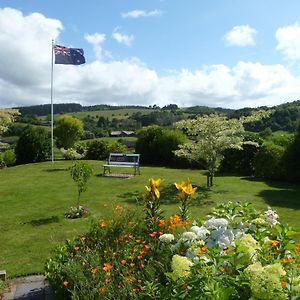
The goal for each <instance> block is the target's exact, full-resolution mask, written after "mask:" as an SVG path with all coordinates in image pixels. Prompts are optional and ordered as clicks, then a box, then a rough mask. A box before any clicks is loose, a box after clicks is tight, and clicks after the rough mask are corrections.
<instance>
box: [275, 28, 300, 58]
mask: <svg viewBox="0 0 300 300" xmlns="http://www.w3.org/2000/svg"><path fill="white" fill-rule="evenodd" d="M276 39H277V42H278V44H277V47H276V49H277V50H279V51H282V53H283V54H284V56H285V57H286V58H287V59H290V60H299V59H300V25H299V24H298V23H295V24H294V25H290V26H286V27H281V28H278V30H277V31H276Z"/></svg>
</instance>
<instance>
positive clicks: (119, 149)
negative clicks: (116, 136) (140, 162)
mask: <svg viewBox="0 0 300 300" xmlns="http://www.w3.org/2000/svg"><path fill="white" fill-rule="evenodd" d="M107 150H108V153H126V152H127V148H126V146H124V145H122V144H121V143H119V142H114V143H112V144H109V145H108V149H107Z"/></svg>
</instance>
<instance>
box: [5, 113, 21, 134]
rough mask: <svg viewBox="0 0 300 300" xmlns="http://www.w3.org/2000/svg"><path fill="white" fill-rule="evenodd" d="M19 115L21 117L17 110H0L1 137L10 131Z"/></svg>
mask: <svg viewBox="0 0 300 300" xmlns="http://www.w3.org/2000/svg"><path fill="white" fill-rule="evenodd" d="M17 115H19V111H18V110H17V109H7V108H0V135H1V134H2V133H3V132H5V131H6V130H7V129H8V127H9V125H10V124H11V123H12V122H13V121H14V120H15V117H16V116H17Z"/></svg>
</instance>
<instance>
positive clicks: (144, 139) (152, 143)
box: [135, 125, 186, 165]
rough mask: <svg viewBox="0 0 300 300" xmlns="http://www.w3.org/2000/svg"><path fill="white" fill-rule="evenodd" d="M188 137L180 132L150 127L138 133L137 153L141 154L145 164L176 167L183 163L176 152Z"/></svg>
mask: <svg viewBox="0 0 300 300" xmlns="http://www.w3.org/2000/svg"><path fill="white" fill-rule="evenodd" d="M185 141H186V137H185V135H184V134H182V133H181V132H179V131H176V130H171V129H167V128H163V127H159V126H156V125H154V126H149V127H146V128H143V129H141V130H140V131H139V132H138V139H137V142H136V148H135V149H136V153H140V154H141V160H142V162H143V163H149V164H156V165H157V164H158V165H174V164H176V162H178V161H181V162H182V159H181V160H180V159H178V158H177V157H176V156H175V154H174V151H175V150H178V146H179V145H180V144H184V143H185Z"/></svg>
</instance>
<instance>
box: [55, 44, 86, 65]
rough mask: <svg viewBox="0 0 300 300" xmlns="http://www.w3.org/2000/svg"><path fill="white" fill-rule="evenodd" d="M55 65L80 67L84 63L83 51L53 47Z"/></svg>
mask: <svg viewBox="0 0 300 300" xmlns="http://www.w3.org/2000/svg"><path fill="white" fill-rule="evenodd" d="M54 54H55V64H60V65H81V64H84V63H85V58H84V52H83V49H80V48H67V47H64V46H59V45H54Z"/></svg>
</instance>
